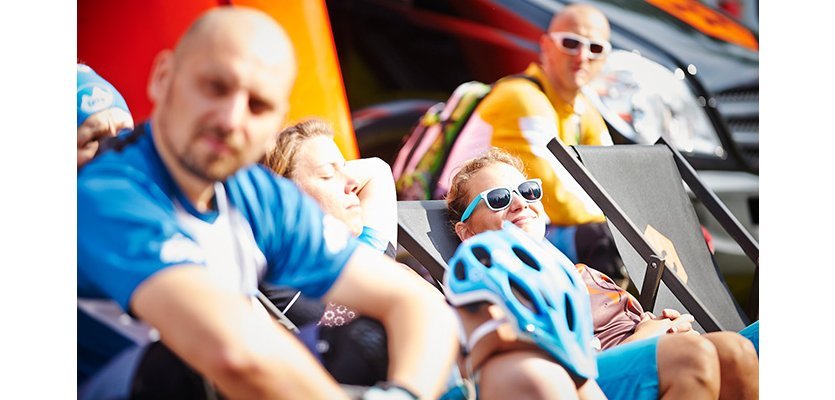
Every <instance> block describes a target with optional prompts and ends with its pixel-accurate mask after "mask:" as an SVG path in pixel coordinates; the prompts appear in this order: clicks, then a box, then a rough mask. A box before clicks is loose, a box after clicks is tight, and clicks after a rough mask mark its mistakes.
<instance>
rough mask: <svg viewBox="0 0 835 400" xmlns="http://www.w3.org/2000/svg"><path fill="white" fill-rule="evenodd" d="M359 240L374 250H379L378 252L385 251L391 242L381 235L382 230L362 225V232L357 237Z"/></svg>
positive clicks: (391, 245)
mask: <svg viewBox="0 0 835 400" xmlns="http://www.w3.org/2000/svg"><path fill="white" fill-rule="evenodd" d="M357 239H359V240H360V242H363V243H365V244H367V245H369V246H371V247H373V248H374V249H375V250H377V251H379V252H380V253H386V252H387V251H388V250H389V249H390V248H391V247H393V244H392V243H391V242H390V241H389V240H388V239H387V238H386V237H385V235H383V232H380V231H378V230H376V229H374V228H372V227H370V226H363V227H362V233H360V236H359V237H358V238H357Z"/></svg>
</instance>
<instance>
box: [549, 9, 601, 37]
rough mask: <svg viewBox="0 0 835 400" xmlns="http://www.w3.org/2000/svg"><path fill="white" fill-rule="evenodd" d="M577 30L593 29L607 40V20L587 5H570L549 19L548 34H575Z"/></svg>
mask: <svg viewBox="0 0 835 400" xmlns="http://www.w3.org/2000/svg"><path fill="white" fill-rule="evenodd" d="M578 28H584V29H594V30H596V31H598V32H599V33H600V34H601V35H602V36H603V37H604V38H605V39H606V40H608V39H609V35H610V28H609V20H608V19H607V18H606V16H605V15H603V13H602V12H601V11H600V10H598V9H597V8H595V7H594V6H592V5H589V4H571V5H569V6H567V7H565V8H564V9H563V10H562V11H560V12H559V13H558V14H557V15H555V16H554V18H553V19H551V24H550V25H549V26H548V32H575V33H579V34H581V35H584V36H585V33H583V32H577V29H578Z"/></svg>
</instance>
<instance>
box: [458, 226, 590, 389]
mask: <svg viewBox="0 0 835 400" xmlns="http://www.w3.org/2000/svg"><path fill="white" fill-rule="evenodd" d="M449 265H450V268H451V269H450V270H449V271H448V272H447V273H446V274H445V275H444V291H445V292H446V296H447V298H448V299H449V302H450V303H451V304H452V305H454V306H465V305H468V304H472V303H478V302H484V301H487V302H490V303H492V304H496V305H498V306H500V307H502V308H503V310H504V312H505V314H506V315H507V317H508V320H509V322H511V325H512V326H513V327H514V328H515V330H516V331H517V332H518V335H519V337H520V338H521V339H523V340H526V341H529V342H532V343H534V344H536V345H538V346H539V347H540V348H542V349H543V350H545V351H546V352H548V353H549V354H550V355H551V356H553V357H554V358H555V359H556V361H557V362H558V363H560V365H562V366H563V367H564V368H566V369H567V370H568V371H569V372H571V373H573V374H575V375H577V376H580V377H582V378H587V379H594V378H596V377H597V361H596V358H595V350H594V349H593V348H592V346H591V342H592V339H593V323H592V315H591V305H590V303H589V295H588V290H587V289H586V286H585V284H584V283H583V281H582V278H581V277H580V275H579V274H578V273H577V270H576V269H575V267H574V264H573V263H571V261H570V260H568V258H567V257H566V256H565V255H564V254H562V253H560V252H559V251H558V250H557V249H556V248H554V247H553V246H549V245H548V244H539V243H537V242H535V241H534V240H533V239H532V238H531V237H530V236H529V235H528V234H527V233H525V232H524V231H522V230H521V229H519V228H517V227H516V226H515V225H513V224H512V223H510V222H507V221H506V222H505V223H504V225H503V226H502V230H500V231H487V232H483V233H480V234H478V235H476V236H473V237H472V238H470V239H468V240H466V241H464V242H463V243H461V245H460V246H459V247H458V249H457V250H456V251H455V254H454V255H453V257H452V259H451V260H450V262H449ZM494 325H495V324H494ZM492 329H495V328H492ZM472 346H474V344H472Z"/></svg>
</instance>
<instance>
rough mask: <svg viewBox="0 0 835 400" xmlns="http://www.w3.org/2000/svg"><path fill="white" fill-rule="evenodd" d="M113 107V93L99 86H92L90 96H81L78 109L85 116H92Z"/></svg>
mask: <svg viewBox="0 0 835 400" xmlns="http://www.w3.org/2000/svg"><path fill="white" fill-rule="evenodd" d="M112 105H113V92H111V91H110V90H109V89H107V88H105V87H101V86H93V90H92V91H91V92H90V94H82V95H81V105H80V106H79V108H80V109H81V111H82V112H84V113H85V114H93V113H96V112H99V111H101V110H104V109H106V108H108V107H110V106H112Z"/></svg>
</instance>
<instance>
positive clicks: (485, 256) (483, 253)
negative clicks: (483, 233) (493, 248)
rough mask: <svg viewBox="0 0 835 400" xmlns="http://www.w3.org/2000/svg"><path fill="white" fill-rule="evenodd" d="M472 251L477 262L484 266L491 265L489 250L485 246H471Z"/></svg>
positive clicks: (488, 266)
mask: <svg viewBox="0 0 835 400" xmlns="http://www.w3.org/2000/svg"><path fill="white" fill-rule="evenodd" d="M472 252H473V255H474V256H475V258H476V259H478V262H480V263H482V264H484V266H485V267H487V268H490V267H492V266H493V259H492V258H491V257H490V252H489V251H487V249H486V248H484V247H482V246H473V247H472Z"/></svg>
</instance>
